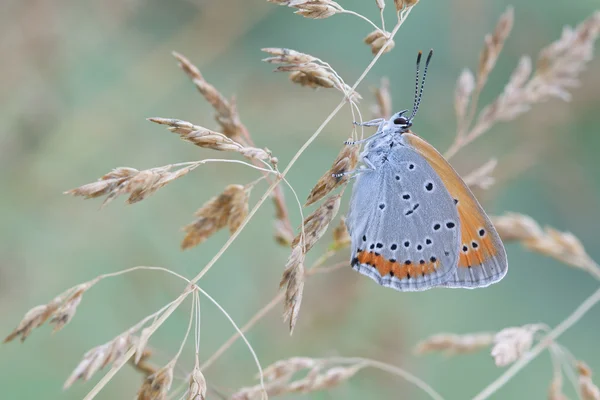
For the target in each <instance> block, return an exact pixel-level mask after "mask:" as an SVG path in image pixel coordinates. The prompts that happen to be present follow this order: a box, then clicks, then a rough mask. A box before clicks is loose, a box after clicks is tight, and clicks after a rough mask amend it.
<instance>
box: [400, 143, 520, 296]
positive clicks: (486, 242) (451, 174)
mask: <svg viewBox="0 0 600 400" xmlns="http://www.w3.org/2000/svg"><path fill="white" fill-rule="evenodd" d="M402 139H403V142H404V143H405V144H406V145H408V146H410V147H412V148H413V149H415V150H416V151H417V152H418V153H419V154H420V155H422V156H423V157H424V158H425V159H426V160H427V162H428V163H429V165H430V166H431V167H432V168H433V169H434V170H435V172H436V173H437V175H438V176H439V177H441V179H442V181H443V182H444V185H445V187H446V189H447V190H448V192H449V193H450V195H451V196H452V198H453V199H454V201H455V202H456V208H457V210H458V215H459V218H460V226H461V230H460V234H461V240H460V255H459V258H458V268H457V269H456V270H455V271H454V273H453V275H452V276H450V277H449V278H448V281H447V282H446V284H445V286H447V287H463V288H477V287H485V286H489V285H491V284H492V283H495V282H498V281H499V280H501V279H502V278H503V277H504V275H506V271H507V270H508V264H507V260H506V251H505V250H504V245H503V244H502V241H501V240H500V236H498V233H497V232H496V229H495V228H494V226H493V225H492V222H491V221H490V219H489V217H488V216H487V215H486V214H485V211H484V210H483V208H482V207H481V205H479V202H478V201H477V199H476V198H475V196H474V195H473V193H472V192H471V190H470V189H469V187H468V186H467V185H466V184H465V183H464V181H463V180H462V179H461V177H460V176H459V175H458V173H457V172H456V171H455V170H454V168H452V166H451V165H450V164H449V163H448V161H446V159H444V157H443V156H442V155H441V154H440V153H439V152H438V151H437V150H436V149H435V148H433V146H431V145H430V144H429V143H427V142H426V141H424V140H423V139H421V138H419V137H418V136H416V135H414V134H412V133H404V134H403V135H402Z"/></svg>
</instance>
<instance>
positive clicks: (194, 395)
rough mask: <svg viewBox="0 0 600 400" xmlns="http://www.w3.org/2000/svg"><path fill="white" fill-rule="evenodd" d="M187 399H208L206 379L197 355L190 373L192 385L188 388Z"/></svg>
mask: <svg viewBox="0 0 600 400" xmlns="http://www.w3.org/2000/svg"><path fill="white" fill-rule="evenodd" d="M186 399H187V400H205V399H206V379H204V375H203V374H202V371H201V370H200V363H199V361H198V356H196V364H195V365H194V370H193V371H192V374H191V375H190V385H189V388H188V392H187V396H186Z"/></svg>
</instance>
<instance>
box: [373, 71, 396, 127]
mask: <svg viewBox="0 0 600 400" xmlns="http://www.w3.org/2000/svg"><path fill="white" fill-rule="evenodd" d="M372 90H373V95H374V96H375V101H376V103H375V105H374V106H373V107H372V111H373V119H376V118H385V119H389V118H390V117H391V116H392V112H393V110H392V96H391V94H390V80H389V79H387V78H381V83H380V84H379V87H377V88H374V89H372Z"/></svg>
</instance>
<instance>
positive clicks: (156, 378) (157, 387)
mask: <svg viewBox="0 0 600 400" xmlns="http://www.w3.org/2000/svg"><path fill="white" fill-rule="evenodd" d="M173 367H174V363H173V362H171V363H169V364H167V365H166V366H165V367H163V368H161V369H160V370H158V371H157V372H156V373H155V374H153V375H150V376H149V377H147V378H146V379H144V383H143V384H142V387H141V388H140V390H139V391H138V397H137V398H138V400H165V399H166V398H167V394H168V392H169V389H170V388H171V384H172V383H173Z"/></svg>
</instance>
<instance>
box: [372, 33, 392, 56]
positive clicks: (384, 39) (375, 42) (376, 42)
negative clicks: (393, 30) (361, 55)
mask: <svg viewBox="0 0 600 400" xmlns="http://www.w3.org/2000/svg"><path fill="white" fill-rule="evenodd" d="M388 40H389V43H388ZM364 42H365V43H366V44H368V45H369V46H371V53H373V54H377V53H379V51H380V50H381V49H382V48H383V46H385V44H386V43H388V44H387V46H386V48H385V50H384V51H383V52H384V53H389V52H390V51H392V49H393V48H394V46H395V45H396V44H395V43H394V40H392V39H391V34H390V33H389V32H384V31H382V30H379V29H378V30H376V31H373V32H371V33H369V34H368V35H367V37H366V38H365V39H364Z"/></svg>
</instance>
